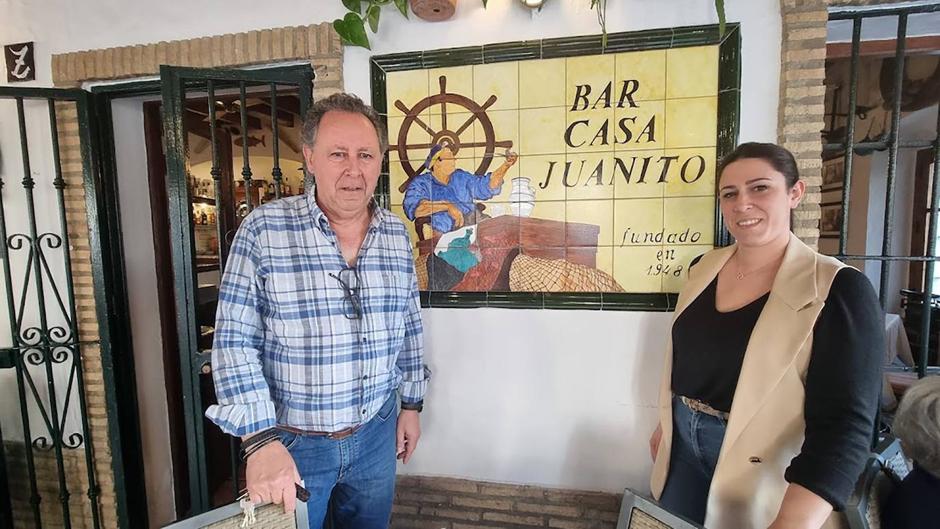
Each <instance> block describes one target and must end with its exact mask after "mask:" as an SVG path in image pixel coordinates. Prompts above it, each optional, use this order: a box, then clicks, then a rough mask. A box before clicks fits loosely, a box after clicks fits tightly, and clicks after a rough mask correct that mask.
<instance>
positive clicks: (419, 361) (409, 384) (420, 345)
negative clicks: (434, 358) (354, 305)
mask: <svg viewBox="0 0 940 529" xmlns="http://www.w3.org/2000/svg"><path fill="white" fill-rule="evenodd" d="M409 263H410V264H409V274H410V276H411V298H410V300H409V301H408V303H407V304H406V307H405V339H404V341H403V343H402V348H401V352H399V353H398V360H397V363H396V365H397V366H398V369H399V370H401V376H402V381H401V387H400V388H399V391H400V393H401V400H402V402H404V403H407V404H417V403H420V402H424V394H425V393H426V392H427V390H428V380H430V378H431V371H430V370H429V369H428V367H427V365H425V363H424V327H423V325H422V323H421V298H420V295H419V293H418V277H417V276H416V275H415V271H414V262H413V261H409Z"/></svg>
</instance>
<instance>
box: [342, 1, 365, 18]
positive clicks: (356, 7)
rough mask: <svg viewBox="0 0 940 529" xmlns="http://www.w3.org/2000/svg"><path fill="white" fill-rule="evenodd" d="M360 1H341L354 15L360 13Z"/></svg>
mask: <svg viewBox="0 0 940 529" xmlns="http://www.w3.org/2000/svg"><path fill="white" fill-rule="evenodd" d="M361 4H362V0H343V5H344V6H346V9H348V10H350V11H352V12H353V13H355V14H357V15H358V14H359V13H361V12H362V5H361Z"/></svg>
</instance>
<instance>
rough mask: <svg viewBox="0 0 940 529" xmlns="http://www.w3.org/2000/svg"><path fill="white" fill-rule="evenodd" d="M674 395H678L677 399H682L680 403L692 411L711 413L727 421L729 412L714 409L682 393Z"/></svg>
mask: <svg viewBox="0 0 940 529" xmlns="http://www.w3.org/2000/svg"><path fill="white" fill-rule="evenodd" d="M676 396H677V397H679V400H681V401H682V404H685V406H686V407H687V408H689V409H690V410H692V411H697V412H700V413H704V414H705V415H711V416H712V417H718V418H719V419H723V420H724V421H725V422H727V421H728V417H729V415H730V414H729V413H728V412H726V411H719V410H716V409H715V408H712V407H711V406H709V405H708V404H705V403H704V402H702V401H700V400H695V399H690V398H689V397H683V396H682V395H676Z"/></svg>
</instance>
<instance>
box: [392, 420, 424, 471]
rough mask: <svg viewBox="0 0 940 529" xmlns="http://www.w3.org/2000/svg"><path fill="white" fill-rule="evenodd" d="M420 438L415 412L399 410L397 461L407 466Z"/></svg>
mask: <svg viewBox="0 0 940 529" xmlns="http://www.w3.org/2000/svg"><path fill="white" fill-rule="evenodd" d="M420 437H421V421H420V419H418V412H417V411H416V410H401V413H399V414H398V448H397V454H398V459H401V461H402V463H405V464H406V465H407V464H408V460H409V459H411V454H413V453H414V451H415V447H416V446H418V438H420Z"/></svg>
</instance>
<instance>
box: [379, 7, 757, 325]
mask: <svg viewBox="0 0 940 529" xmlns="http://www.w3.org/2000/svg"><path fill="white" fill-rule="evenodd" d="M714 44H717V45H718V50H719V51H718V130H717V149H716V158H717V159H718V161H719V163H720V160H721V159H722V158H724V157H725V156H726V155H727V154H728V153H730V152H731V151H732V150H733V149H734V147H735V146H736V145H737V142H738V131H739V121H740V105H741V28H740V24H739V23H736V22H735V23H729V24H727V26H726V28H725V33H724V35H719V33H718V25H717V24H709V25H703V26H686V27H677V28H664V29H650V30H643V31H631V32H623V33H610V34H608V35H607V46H606V47H604V46H603V45H602V41H601V36H600V35H586V36H579V37H562V38H551V39H541V40H529V41H517V42H500V43H494V44H484V45H482V46H467V47H462V48H447V49H438V50H424V51H415V52H407V53H394V54H387V55H376V56H373V57H372V58H371V60H370V69H371V72H370V73H371V75H370V78H371V81H372V82H371V92H372V106H373V107H375V109H376V110H377V111H378V112H379V113H380V114H382V119H383V123H386V122H387V116H386V114H387V113H388V102H387V101H386V100H385V83H386V74H387V73H388V72H397V71H403V70H416V69H428V68H439V67H447V66H466V65H472V64H493V63H497V62H507V61H522V60H530V59H550V58H556V57H577V56H582V55H600V54H609V53H622V52H626V51H642V50H655V49H670V48H683V47H690V46H705V45H714ZM386 126H387V123H386ZM382 167H383V173H382V175H380V177H379V186H378V188H377V189H376V192H377V194H378V195H380V196H379V197H378V201H379V203H380V204H382V205H386V206H387V205H388V204H389V200H390V194H389V176H388V171H389V162H388V156H386V158H385V161H384V163H383V166H382ZM714 230H715V241H716V246H726V245H728V244H730V243H731V237H730V235H729V234H728V232H727V230H725V229H724V226H723V224H722V219H721V212H720V211H719V210H718V209H717V207H716V212H715V226H714ZM677 297H678V295H677V294H675V293H649V294H636V293H629V294H627V293H612V292H611V293H607V292H605V293H590V292H560V293H556V292H437V291H432V292H428V291H422V292H421V293H420V298H421V306H422V307H425V308H429V307H447V308H478V307H494V308H512V309H542V308H544V309H574V310H629V311H644V312H665V311H672V310H673V309H674V308H675V306H676V300H677Z"/></svg>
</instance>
